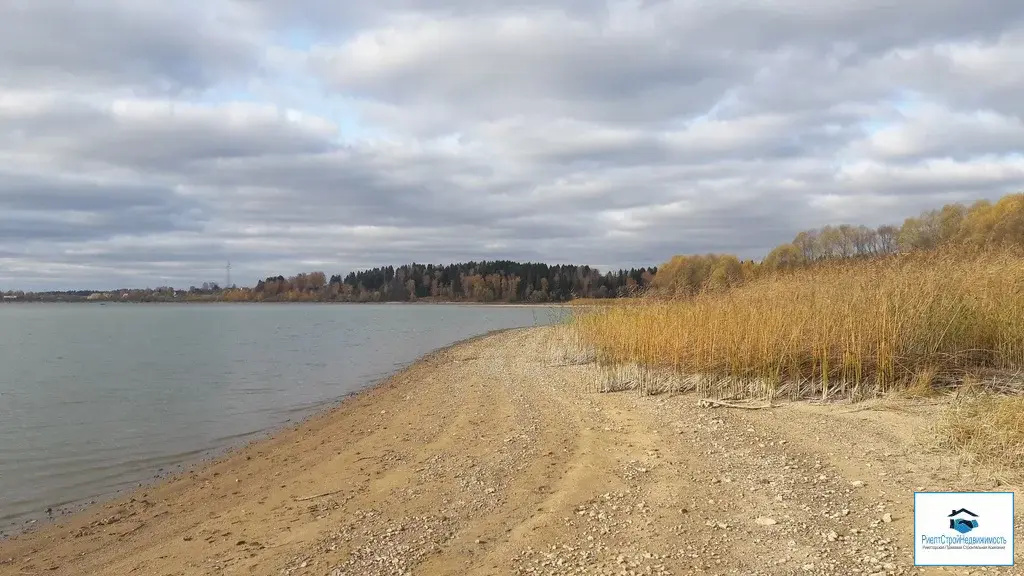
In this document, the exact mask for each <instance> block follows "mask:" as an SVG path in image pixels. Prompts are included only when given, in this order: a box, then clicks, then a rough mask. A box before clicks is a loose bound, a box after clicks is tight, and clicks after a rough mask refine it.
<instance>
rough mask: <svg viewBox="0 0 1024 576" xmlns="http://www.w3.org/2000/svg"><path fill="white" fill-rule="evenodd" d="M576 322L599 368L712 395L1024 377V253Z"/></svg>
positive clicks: (904, 267)
mask: <svg viewBox="0 0 1024 576" xmlns="http://www.w3.org/2000/svg"><path fill="white" fill-rule="evenodd" d="M571 326H572V327H573V329H574V330H575V332H576V334H577V336H576V337H575V338H576V339H577V340H576V342H577V346H578V347H579V348H580V349H584V348H585V349H589V350H592V351H593V354H594V357H595V360H596V361H597V362H598V364H600V365H601V366H604V367H606V368H609V369H610V368H611V367H620V368H621V367H626V366H641V367H645V369H648V370H651V371H654V372H664V371H670V372H672V373H675V374H677V375H680V377H686V378H691V379H692V378H695V377H696V378H697V383H696V387H697V389H698V391H699V392H700V393H701V394H702V395H704V396H708V397H718V398H723V397H742V398H752V397H756V398H769V399H770V398H773V397H776V396H779V395H789V396H791V397H806V396H809V395H815V396H820V397H823V398H828V397H830V396H834V395H840V396H845V397H863V396H865V395H868V394H876V393H886V392H891V391H905V390H910V391H911V393H914V394H915V395H920V394H927V393H930V392H931V391H932V390H936V389H942V388H944V387H948V386H951V385H955V384H956V383H958V382H959V381H961V380H962V379H963V378H964V377H965V376H966V375H976V374H992V373H998V372H1001V371H1016V370H1018V369H1020V368H1024V257H1022V256H1021V255H1020V254H1019V253H1017V252H1013V251H1009V250H1003V251H998V252H970V253H968V252H959V251H956V250H952V249H949V250H944V251H939V252H931V253H922V254H914V255H903V256H898V257H889V258H884V259H877V260H860V261H848V262H843V263H837V264H829V265H826V266H820V267H815V268H810V269H804V270H799V271H796V272H792V273H780V274H775V275H771V276H768V277H765V278H761V279H758V280H755V281H752V282H750V283H748V284H746V285H744V286H741V287H738V288H733V289H730V290H726V291H724V292H722V291H718V292H705V293H702V294H700V295H698V296H696V297H694V298H690V299H686V300H659V299H654V298H637V299H629V300H625V301H619V302H618V303H617V305H615V306H600V307H580V308H578V309H576V311H575V317H574V319H573V321H572V324H571ZM698 375H699V376H698Z"/></svg>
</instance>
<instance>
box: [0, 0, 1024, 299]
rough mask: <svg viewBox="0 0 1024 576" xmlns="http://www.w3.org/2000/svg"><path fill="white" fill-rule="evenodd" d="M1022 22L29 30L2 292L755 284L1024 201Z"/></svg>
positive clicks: (805, 20)
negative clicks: (431, 273) (512, 266)
mask: <svg viewBox="0 0 1024 576" xmlns="http://www.w3.org/2000/svg"><path fill="white" fill-rule="evenodd" d="M1021 62H1024V2H1021V1H1020V0H986V1H985V2H981V3H979V2H971V1H968V0H859V1H857V2H850V1H849V0H764V1H762V2H753V1H750V0H715V1H714V2H711V1H709V0H678V1H673V0H665V1H658V0H636V1H629V2H619V1H614V0H612V1H609V2H598V1H594V0H561V1H559V0H500V1H499V0H476V1H470V0H376V1H375V2H351V1H347V0H341V1H339V0H175V1H174V2H166V1H156V0H4V2H3V7H2V8H0V290H5V289H49V288H62V289H63V288H76V287H82V288H111V287H119V286H126V285H137V286H157V285H163V284H172V285H175V286H184V287H187V286H188V285H189V284H200V283H202V282H203V281H204V280H213V281H216V280H220V279H222V278H223V277H224V271H223V267H224V263H225V261H227V260H230V261H231V262H232V264H233V268H234V279H235V280H236V281H237V282H239V283H246V284H248V283H251V282H253V281H255V279H256V278H258V277H261V276H265V275H269V274H277V273H283V274H293V273H296V272H299V271H303V270H315V269H321V270H324V271H326V272H328V273H333V272H347V271H348V270H351V269H353V268H362V267H369V266H374V265H379V264H400V263H403V262H408V261H418V262H438V263H448V262H451V261H463V260H469V259H493V258H508V259H517V260H535V261H547V262H574V263H580V264H591V265H597V266H601V267H608V266H612V267H620V266H638V265H652V264H657V263H659V262H661V261H664V260H665V259H667V258H668V257H669V256H671V255H672V254H675V253H689V252H707V251H724V252H733V253H737V254H740V255H741V256H744V257H759V256H762V255H763V254H764V253H765V251H766V250H767V249H768V248H770V247H771V246H773V245H775V244H778V243H780V242H783V241H786V240H788V239H789V238H791V237H792V236H793V234H794V233H795V232H797V231H798V230H800V229H803V228H808V227H814V226H820V225H824V224H828V223H842V222H850V223H858V224H859V223H864V224H872V225H874V224H881V223H890V222H895V223H898V222H901V221H902V219H903V218H904V217H906V216H910V215H914V214H916V213H917V212H919V211H920V210H922V209H925V208H931V207H937V206H941V205H942V204H943V203H946V202H950V201H971V200H974V199H976V198H997V197H999V196H1001V195H1003V194H1006V193H1009V192H1013V191H1019V190H1022V189H1024V157H1022V155H1021V152H1022V149H1024V125H1022V114H1024V99H1022V98H1021V94H1024V66H1021Z"/></svg>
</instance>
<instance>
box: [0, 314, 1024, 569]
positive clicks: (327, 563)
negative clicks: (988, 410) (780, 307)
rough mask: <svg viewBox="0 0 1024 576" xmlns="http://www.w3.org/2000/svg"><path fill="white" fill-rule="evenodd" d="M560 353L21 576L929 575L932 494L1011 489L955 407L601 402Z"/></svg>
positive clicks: (549, 341) (464, 379)
mask: <svg viewBox="0 0 1024 576" xmlns="http://www.w3.org/2000/svg"><path fill="white" fill-rule="evenodd" d="M557 344H558V342H557V330H556V329H554V328H530V329H523V330H516V331H509V332H504V333H500V334H496V335H491V336H487V337H484V338H481V339H476V340H472V341H469V342H465V343H462V344H459V345H456V346H454V347H451V348H448V349H445V350H442V351H440V352H437V353H435V354H432V355H430V356H428V357H426V358H424V359H423V360H421V361H420V362H418V363H416V364H414V365H412V366H410V367H409V368H407V369H406V370H404V371H402V372H400V373H399V374H397V375H395V376H394V377H392V378H390V379H389V380H387V381H386V382H384V383H382V384H380V385H378V386H376V387H374V388H372V389H370V390H368V391H366V392H364V393H361V394H359V395H357V396H354V397H352V398H350V399H348V400H345V401H344V402H343V403H342V404H341V405H340V407H338V408H336V409H333V410H331V411H329V412H326V413H323V414H320V415H317V416H315V417H313V418H311V419H309V420H308V421H306V422H304V423H303V424H301V425H299V426H297V427H295V428H290V429H287V430H283V431H280V432H279V433H277V434H276V435H275V436H273V437H272V438H270V439H268V440H265V441H261V442H258V443H255V444H253V445H250V446H247V447H244V448H241V449H239V450H237V451H235V452H233V453H231V454H229V455H228V456H226V457H224V458H222V459H220V460H219V461H215V462H212V463H210V464H209V465H206V466H204V467H202V468H200V469H197V470H195V471H193V472H188V473H185V474H182V475H180V476H178V477H175V478H171V479H169V480H166V481H163V482H161V483H159V484H156V485H153V486H149V487H145V488H142V489H139V490H137V491H135V492H134V493H131V494H127V495H125V496H123V497H121V498H119V499H117V500H115V501H112V502H109V503H106V504H103V505H97V506H94V507H92V508H90V509H87V510H85V511H84V512H82V513H80V514H78V515H75V516H73V517H71V518H69V519H67V520H64V521H62V523H60V524H53V525H48V526H41V527H40V528H39V529H38V530H37V531H35V532H33V533H29V534H26V535H23V536H20V537H18V538H16V539H13V540H10V541H7V542H3V543H0V574H2V575H6V574H11V575H14V574H69V575H71V574H74V575H89V574H97V575H99V574H102V575H111V576H114V575H117V576H124V575H129V574H140V575H159V576H163V575H193V574H274V575H278V574H296V575H298V574H316V575H330V576H341V575H357V576H364V575H375V574H425V575H433V574H453V575H454V574H458V575H460V576H465V575H477V574H744V575H754V574H844V575H845V574H854V573H858V574H902V573H909V572H910V571H911V570H913V571H914V573H921V572H918V571H917V570H916V569H912V568H911V565H912V558H911V549H912V544H911V539H912V532H913V531H912V520H911V511H912V499H913V494H912V493H913V491H914V489H919V488H924V489H929V490H940V489H956V488H965V487H969V488H970V489H974V490H978V489H988V488H991V487H993V486H994V485H995V484H994V481H993V480H992V478H991V477H989V476H986V475H985V474H984V473H982V472H980V471H979V473H978V474H977V475H975V476H971V477H969V478H968V477H966V476H963V475H957V474H950V473H949V471H950V470H955V469H956V468H955V466H956V465H957V462H958V460H957V457H956V455H953V454H948V453H943V452H942V451H941V450H936V449H934V447H933V446H932V444H931V443H930V442H931V439H930V437H929V435H928V434H927V427H928V424H929V422H930V421H931V420H932V419H934V416H935V414H936V411H937V410H938V409H939V408H940V407H939V406H938V405H936V404H928V403H921V402H918V403H913V404H907V405H902V406H900V407H899V409H898V410H896V409H892V408H890V407H889V405H888V404H885V403H875V404H872V403H867V404H860V405H857V406H854V407H850V406H820V405H814V404H809V403H800V404H791V405H785V406H782V407H780V408H776V409H771V410H756V411H745V410H732V409H728V408H702V407H699V406H698V403H697V400H696V398H695V397H694V396H692V395H689V394H681V395H675V396H671V397H669V396H664V395H663V396H650V397H642V396H639V395H637V394H636V393H634V392H620V393H610V394H599V393H596V392H594V391H593V390H594V383H595V382H596V381H597V379H598V377H599V375H600V372H599V368H597V367H596V366H595V365H593V364H584V365H564V364H562V363H561V362H559V361H558V360H556V359H555V357H554V355H553V354H552V353H551V350H552V347H553V346H556V345H557ZM1000 489H1011V490H1012V489H1013V488H1012V487H1011V488H1007V487H1006V486H1001V487H1000ZM1022 532H1024V530H1021V529H1019V528H1018V530H1017V533H1018V534H1021V533H1022ZM962 570H963V569H956V571H958V573H964V572H962ZM993 572H994V570H993ZM934 573H943V572H940V571H936V572H934Z"/></svg>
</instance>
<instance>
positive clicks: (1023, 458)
mask: <svg viewBox="0 0 1024 576" xmlns="http://www.w3.org/2000/svg"><path fill="white" fill-rule="evenodd" d="M937 430H938V432H939V434H940V438H942V440H943V442H944V443H945V444H946V445H947V447H949V448H952V449H954V450H958V451H961V452H962V453H964V454H965V455H967V456H968V458H969V459H970V460H972V461H973V462H974V463H977V464H983V465H986V466H989V467H991V468H994V469H996V470H1007V471H1016V472H1019V471H1020V470H1022V469H1024V397H1021V396H1001V395H991V394H985V395H977V396H968V397H964V398H963V399H960V400H957V401H956V402H954V403H953V404H951V405H950V407H949V408H948V410H947V412H946V414H945V416H944V417H943V418H942V419H941V421H940V422H939V423H938V426H937Z"/></svg>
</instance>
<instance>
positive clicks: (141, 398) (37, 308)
mask: <svg viewBox="0 0 1024 576" xmlns="http://www.w3.org/2000/svg"><path fill="white" fill-rule="evenodd" d="M561 316H564V309H560V308H554V307H551V308H537V307H518V306H473V305H388V304H382V305H371V304H367V305H323V304H309V305H306V304H224V305H220V304H197V305H174V304H168V305H144V304H143V305H132V304H118V305H110V306H100V305H95V304H63V305H61V304H53V305H47V304H39V305H35V304H9V305H0V530H7V531H8V532H9V531H10V530H11V528H12V527H15V526H19V525H23V524H24V523H25V522H28V521H30V520H29V519H34V518H41V517H45V510H46V509H47V508H53V509H54V511H58V510H60V509H62V508H64V507H70V506H73V505H77V504H81V503H84V502H88V501H92V500H98V499H101V498H103V497H106V496H109V495H112V494H114V493H116V492H118V491H119V490H122V489H125V488H130V487H134V486H136V485H138V484H139V483H140V482H146V481H150V480H152V479H153V478H154V476H156V475H159V474H166V473H170V472H173V471H175V470H178V469H179V467H180V466H183V465H187V464H189V463H192V462H196V461H198V460H199V459H201V458H202V457H204V456H207V455H212V454H216V453H220V452H222V451H223V450H224V449H226V448H228V447H230V446H233V445H238V444H241V443H243V442H244V441H246V440H249V439H252V438H254V437H256V436H258V435H260V434H261V433H265V432H267V431H269V430H273V429H275V428H278V427H280V426H282V425H285V424H286V423H289V422H294V421H296V420H299V419H301V418H303V417H305V416H307V415H309V414H310V413H311V412H313V411H315V410H316V409H317V408H321V407H325V406H327V405H328V404H329V403H331V402H333V401H335V400H338V399H339V398H342V397H344V396H346V395H348V394H351V393H353V392H355V391H358V390H360V389H362V388H365V387H366V386H368V385H371V384H373V383H374V382H377V381H379V380H381V379H382V378H384V377H386V376H387V375H389V374H392V373H394V372H395V371H397V370H398V369H400V368H402V367H403V366H406V365H408V364H409V363H411V362H412V361H414V360H416V359H417V358H419V357H420V356H422V355H424V354H426V353H427V352H430V351H431V350H435V349H437V348H440V347H443V346H446V345H448V344H451V343H453V342H456V341H458V340H462V339H464V338H468V337H471V336H474V335H478V334H483V333H486V332H488V331H491V330H496V329H501V328H515V327H523V326H534V325H542V324H550V323H552V322H555V321H557V320H558V319H559V317H561ZM55 513H56V512H55Z"/></svg>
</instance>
